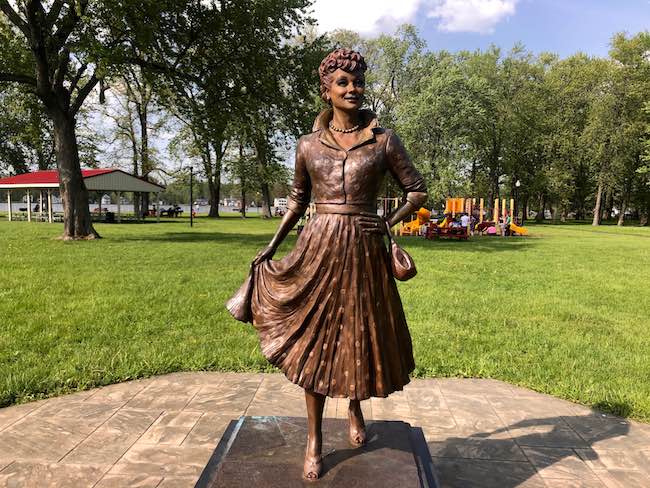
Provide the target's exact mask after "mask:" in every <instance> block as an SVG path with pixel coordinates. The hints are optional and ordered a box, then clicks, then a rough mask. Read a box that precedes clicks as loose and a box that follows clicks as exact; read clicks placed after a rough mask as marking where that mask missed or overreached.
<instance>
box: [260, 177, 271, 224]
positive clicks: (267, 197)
mask: <svg viewBox="0 0 650 488" xmlns="http://www.w3.org/2000/svg"><path fill="white" fill-rule="evenodd" d="M260 186H261V188H262V217H263V218H265V219H270V218H271V190H269V184H268V183H267V182H266V181H263V182H262V184H261V185H260Z"/></svg>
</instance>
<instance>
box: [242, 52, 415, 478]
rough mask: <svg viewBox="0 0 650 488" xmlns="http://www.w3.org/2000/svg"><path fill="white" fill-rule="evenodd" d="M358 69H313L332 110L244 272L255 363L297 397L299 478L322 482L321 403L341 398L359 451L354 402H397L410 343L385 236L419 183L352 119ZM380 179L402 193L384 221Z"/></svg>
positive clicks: (396, 155)
mask: <svg viewBox="0 0 650 488" xmlns="http://www.w3.org/2000/svg"><path fill="white" fill-rule="evenodd" d="M365 71H366V63H365V61H364V59H363V57H362V56H361V55H360V54H359V53H358V52H355V51H351V50H347V49H337V50H335V51H333V52H332V53H330V54H329V55H328V56H327V57H326V58H325V59H324V60H323V62H322V63H321V65H320V68H319V74H320V90H321V96H322V97H323V99H324V100H325V101H326V102H327V103H328V104H329V105H330V106H331V108H330V109H327V110H325V111H323V112H321V113H320V114H319V115H318V117H317V118H316V121H315V123H314V128H313V132H312V133H311V134H307V135H305V136H302V137H301V138H300V140H299V141H298V146H297V149H296V167H295V176H294V181H293V189H292V191H291V195H290V199H289V204H288V211H287V213H286V214H285V216H284V218H283V219H282V222H281V224H280V226H279V228H278V230H277V232H276V234H275V236H274V237H273V239H272V240H271V242H270V244H269V245H268V246H267V247H266V248H265V249H263V250H262V251H260V252H259V253H258V254H257V256H256V257H255V260H254V261H253V267H254V273H253V275H252V276H253V281H252V285H253V286H252V295H251V302H250V303H251V305H250V306H251V312H252V322H253V325H254V327H255V328H256V330H257V331H258V334H259V338H260V344H261V348H262V352H263V354H264V356H265V357H266V358H267V359H268V360H269V362H271V363H272V364H273V365H275V366H277V367H278V368H280V369H281V370H282V371H283V372H284V374H285V375H286V376H287V378H288V379H289V380H290V381H292V382H294V383H296V384H298V385H300V386H301V387H302V388H304V389H305V398H306V403H307V417H308V425H309V427H308V439H307V450H306V453H305V462H304V471H303V476H304V477H305V479H307V480H315V479H318V477H319V476H320V473H321V470H322V459H321V446H322V434H321V422H322V416H323V406H324V404H325V397H326V396H330V397H334V398H349V399H350V405H349V410H348V414H349V421H350V423H349V439H350V442H351V443H352V445H354V446H360V445H362V444H363V443H364V442H365V436H366V432H365V425H364V420H363V415H362V413H361V407H360V401H361V400H366V399H368V398H370V397H372V396H376V397H386V396H387V395H389V394H390V393H392V392H394V391H396V390H402V388H403V387H404V385H405V384H407V383H408V382H409V373H410V372H411V371H412V370H413V368H414V361H413V351H412V346H411V337H410V335H409V331H408V327H407V325H406V320H405V318H404V311H403V309H402V303H401V301H400V297H399V294H398V291H397V287H396V286H395V280H394V278H393V275H392V273H391V263H390V256H389V254H388V251H387V248H386V245H385V242H384V236H385V233H386V221H387V222H388V224H389V225H391V226H392V225H394V224H396V223H398V222H399V221H400V220H402V219H403V218H404V217H406V216H408V215H409V214H410V213H412V212H414V211H416V210H417V209H419V208H420V206H421V205H422V204H423V203H424V201H425V200H426V198H427V194H426V186H425V183H424V179H423V178H422V176H421V175H420V173H419V172H418V171H417V170H416V169H415V167H414V166H413V164H412V163H411V162H410V160H409V157H408V155H407V154H406V151H405V150H404V147H403V145H402V143H401V142H400V140H399V138H398V137H397V135H395V133H394V132H393V131H391V130H390V129H384V128H382V127H380V126H379V124H378V122H377V118H376V116H375V115H374V114H373V113H372V112H371V111H369V110H363V109H361V105H362V103H363V94H364V89H365V81H364V76H365ZM386 172H389V173H390V174H391V175H392V176H393V177H394V178H395V179H396V180H397V182H398V183H399V185H400V187H401V188H402V189H403V191H404V192H405V199H404V200H403V205H402V206H401V207H399V208H398V209H397V210H396V211H394V212H393V213H392V214H390V215H388V216H385V217H380V216H378V215H377V213H376V201H377V195H378V193H379V191H380V187H381V184H382V180H383V178H384V176H385V174H386ZM311 199H313V200H314V202H315V204H316V215H315V216H314V217H313V218H312V219H310V220H309V222H308V223H307V225H306V226H305V228H304V229H303V231H302V232H301V234H300V236H299V237H298V241H297V243H296V246H295V248H294V249H293V250H292V251H291V252H290V253H289V254H288V255H287V256H286V257H284V258H282V259H281V260H279V261H273V260H271V258H272V256H273V254H274V253H275V251H276V249H277V248H278V246H279V245H280V243H281V242H282V240H283V239H284V238H285V237H286V235H287V234H288V233H289V231H290V230H291V229H292V228H293V227H294V225H295V224H296V222H297V221H298V219H299V218H300V216H302V215H303V214H304V213H305V210H306V208H307V206H308V205H309V203H310V201H311Z"/></svg>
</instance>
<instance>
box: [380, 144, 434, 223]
mask: <svg viewBox="0 0 650 488" xmlns="http://www.w3.org/2000/svg"><path fill="white" fill-rule="evenodd" d="M386 159H387V162H388V169H389V171H390V173H391V174H392V176H393V178H395V180H396V181H397V182H398V183H399V186H400V187H401V188H402V190H403V191H404V199H403V200H402V205H401V206H400V207H398V208H397V209H395V210H393V211H392V212H391V213H390V214H388V216H386V220H387V221H388V224H389V225H390V226H391V227H392V226H394V225H395V224H397V223H398V222H400V221H402V220H404V219H405V218H406V217H408V216H409V215H410V214H412V213H413V212H417V211H418V210H419V209H420V207H422V205H424V203H425V202H426V201H427V186H426V183H425V181H424V178H423V177H422V175H421V174H420V172H419V171H418V170H417V168H416V167H415V166H414V165H413V163H412V162H411V159H410V158H409V155H408V153H407V152H406V149H405V148H404V145H403V144H402V141H400V139H399V137H397V135H396V134H395V133H394V132H392V131H391V132H390V133H389V134H388V138H387V141H386Z"/></svg>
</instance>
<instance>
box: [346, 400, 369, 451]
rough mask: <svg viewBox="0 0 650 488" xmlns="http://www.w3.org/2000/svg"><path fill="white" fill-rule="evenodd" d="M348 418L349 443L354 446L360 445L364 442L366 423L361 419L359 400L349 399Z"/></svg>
mask: <svg viewBox="0 0 650 488" xmlns="http://www.w3.org/2000/svg"><path fill="white" fill-rule="evenodd" d="M348 418H349V419H350V432H349V436H350V443H351V444H352V445H353V446H356V447H359V446H362V445H363V444H365V442H366V424H365V422H364V421H363V412H361V402H360V401H359V400H350V405H349V407H348Z"/></svg>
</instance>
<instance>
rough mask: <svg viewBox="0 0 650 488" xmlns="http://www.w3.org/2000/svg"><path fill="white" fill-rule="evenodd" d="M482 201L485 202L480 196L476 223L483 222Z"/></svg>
mask: <svg viewBox="0 0 650 488" xmlns="http://www.w3.org/2000/svg"><path fill="white" fill-rule="evenodd" d="M484 203H485V202H484V201H483V199H482V198H481V199H480V200H479V210H478V223H479V224H482V223H483V204H484Z"/></svg>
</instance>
